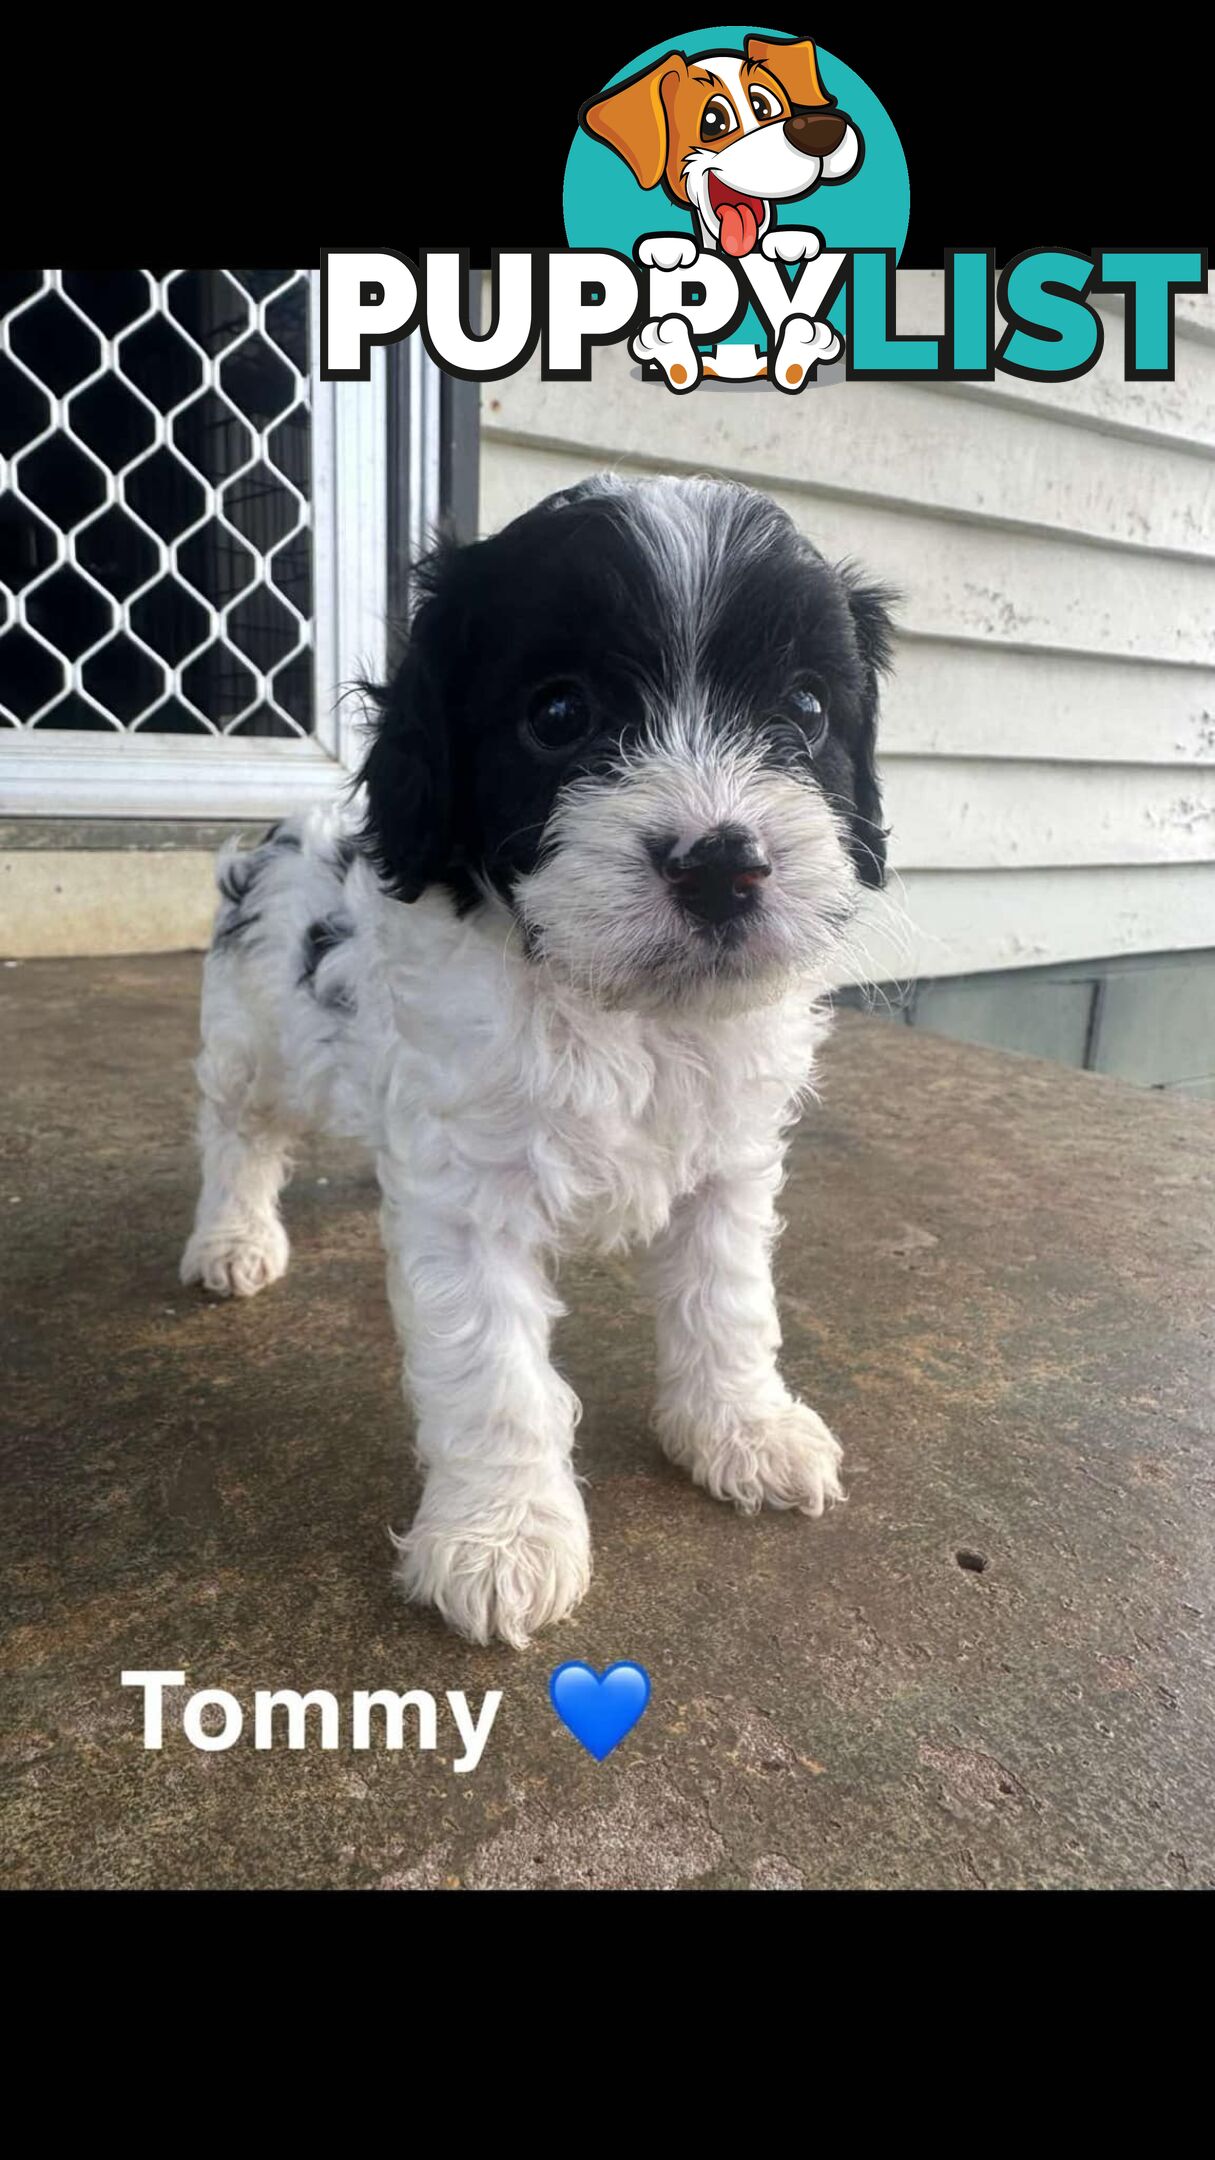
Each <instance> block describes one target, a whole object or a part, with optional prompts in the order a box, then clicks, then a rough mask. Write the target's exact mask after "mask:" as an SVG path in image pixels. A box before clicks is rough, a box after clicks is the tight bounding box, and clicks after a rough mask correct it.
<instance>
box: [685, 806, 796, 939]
mask: <svg viewBox="0 0 1215 2160" xmlns="http://www.w3.org/2000/svg"><path fill="white" fill-rule="evenodd" d="M661 868H662V874H663V876H664V878H665V879H666V881H667V883H668V885H670V886H671V887H672V889H673V891H674V893H675V897H676V899H677V900H678V901H679V904H680V906H681V907H682V908H683V910H684V912H685V914H687V915H690V916H691V917H692V920H693V921H694V922H700V923H711V924H718V923H728V922H734V921H736V920H737V918H738V917H739V916H742V915H748V914H750V913H751V912H752V911H753V910H754V909H755V908H756V907H757V906H758V904H759V891H760V887H761V886H762V884H763V882H764V880H765V878H768V877H770V876H771V874H772V865H771V863H769V862H766V861H765V860H764V855H763V850H762V849H761V847H760V845H759V842H758V840H757V839H756V838H755V835H754V833H750V832H747V831H745V830H744V829H743V827H742V826H741V825H719V826H718V827H717V828H716V830H715V831H713V832H709V833H706V834H705V835H704V838H703V839H701V840H697V841H696V842H695V843H694V845H693V846H692V847H690V848H685V849H684V850H683V852H682V853H681V852H680V851H679V849H678V846H676V847H674V848H672V849H671V850H670V851H669V852H667V853H666V854H665V855H664V857H663V860H662V864H661Z"/></svg>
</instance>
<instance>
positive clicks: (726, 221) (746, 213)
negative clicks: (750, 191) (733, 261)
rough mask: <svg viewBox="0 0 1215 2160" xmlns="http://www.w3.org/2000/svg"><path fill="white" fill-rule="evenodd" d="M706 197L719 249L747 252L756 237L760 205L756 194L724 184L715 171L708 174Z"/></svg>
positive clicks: (757, 236) (761, 215)
mask: <svg viewBox="0 0 1215 2160" xmlns="http://www.w3.org/2000/svg"><path fill="white" fill-rule="evenodd" d="M709 201H710V203H711V204H712V206H713V209H714V210H715V211H716V213H717V221H718V227H719V236H720V239H721V245H722V251H723V253H724V254H726V255H749V254H750V253H751V250H752V248H753V247H754V246H755V243H756V241H757V240H758V238H759V224H760V219H761V218H762V217H763V214H764V205H763V203H762V202H761V200H760V198H759V196H758V195H740V194H739V193H738V192H737V190H736V189H734V188H731V187H727V186H726V185H725V183H724V181H721V180H719V179H718V177H717V174H716V173H710V174H709Z"/></svg>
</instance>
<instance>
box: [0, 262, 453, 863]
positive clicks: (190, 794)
mask: <svg viewBox="0 0 1215 2160" xmlns="http://www.w3.org/2000/svg"><path fill="white" fill-rule="evenodd" d="M311 283H312V356H313V357H312V373H311V412H312V547H313V552H312V576H313V669H314V673H313V683H314V699H315V707H314V710H315V727H314V732H313V733H312V734H311V735H309V736H303V737H300V738H299V739H298V740H284V739H281V738H278V737H267V738H265V739H264V740H258V739H252V738H245V739H243V740H240V741H237V740H234V739H232V738H230V737H226V736H215V737H208V738H207V739H206V740H205V741H200V740H199V739H198V738H197V737H191V736H182V735H142V734H139V733H121V734H120V733H117V732H115V733H113V734H110V733H106V734H101V733H96V734H95V733H93V732H91V731H90V730H87V729H81V730H80V731H78V732H76V731H73V730H72V729H68V728H65V729H47V730H45V731H40V730H38V729H20V730H18V729H8V728H5V729H3V730H0V815H3V816H6V817H54V818H65V817H66V818H72V817H89V818H108V817H113V818H140V817H149V818H150V817H155V818H160V819H166V818H170V819H171V818H183V819H188V820H191V821H200V820H207V821H211V820H216V819H243V818H250V819H254V818H256V819H260V818H273V817H281V816H284V815H287V814H289V813H290V812H291V811H293V810H301V809H305V808H307V807H308V806H309V805H311V804H313V803H325V802H329V801H332V800H333V798H334V797H335V796H336V795H337V794H338V792H339V791H340V790H341V789H342V788H343V787H344V786H345V785H346V784H347V782H348V781H349V779H350V776H351V774H352V773H353V772H354V771H355V769H356V768H357V765H358V763H359V758H360V754H361V737H362V728H363V715H362V709H361V706H360V702H359V700H358V698H357V696H352V695H349V694H347V693H349V692H350V690H351V686H352V685H354V684H355V683H357V682H358V681H359V680H360V678H363V677H369V678H371V679H372V680H377V679H379V678H380V677H381V676H382V674H383V672H384V667H385V662H386V658H387V649H386V648H387V617H388V607H389V543H390V531H389V481H390V470H389V464H390V458H392V457H394V456H400V455H402V454H404V450H405V446H404V444H402V445H400V446H397V447H394V445H393V443H392V441H391V439H390V429H389V390H388V383H389V367H390V365H392V366H396V367H400V365H401V363H402V357H403V360H404V367H405V371H406V383H407V394H408V410H409V444H408V459H409V465H408V475H407V484H408V517H407V521H406V522H407V526H408V530H407V533H405V534H398V535H397V536H396V544H397V545H399V544H400V540H401V539H402V538H404V539H405V541H406V544H407V546H408V548H409V553H410V555H411V557H412V556H414V555H416V554H417V553H418V552H420V551H421V549H422V548H424V546H425V545H426V540H427V534H428V533H429V532H430V531H431V530H432V529H433V526H434V522H435V519H436V518H437V516H438V512H439V503H440V466H441V458H440V440H441V438H440V386H441V378H440V375H439V371H438V369H437V368H436V367H435V365H434V363H433V361H432V360H431V359H430V358H429V356H428V355H427V353H426V352H425V350H424V348H423V346H422V343H421V340H420V338H418V337H417V336H416V335H415V336H413V337H411V338H410V339H409V340H408V341H407V347H406V351H405V353H404V355H403V356H401V355H400V354H398V353H397V352H396V349H395V348H393V347H384V346H376V347H374V348H373V358H372V365H371V379H370V381H369V382H366V383H326V382H322V381H321V380H320V377H319V374H318V372H317V359H316V356H317V354H318V352H319V350H320V338H319V321H318V310H319V292H320V282H319V278H318V277H317V275H316V274H313V276H312V281H311ZM392 477H393V478H395V479H398V480H399V476H397V475H394V476H392Z"/></svg>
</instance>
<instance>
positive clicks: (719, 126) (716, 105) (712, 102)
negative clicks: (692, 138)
mask: <svg viewBox="0 0 1215 2160" xmlns="http://www.w3.org/2000/svg"><path fill="white" fill-rule="evenodd" d="M737 126H738V115H737V114H736V112H735V110H734V107H733V106H732V105H731V103H730V101H729V99H728V98H724V97H715V98H710V99H709V102H708V104H707V105H706V106H705V109H704V111H703V112H702V114H701V116H700V139H701V141H702V142H718V141H719V140H720V139H721V137H722V136H723V135H732V134H733V133H734V130H735V128H736V127H737Z"/></svg>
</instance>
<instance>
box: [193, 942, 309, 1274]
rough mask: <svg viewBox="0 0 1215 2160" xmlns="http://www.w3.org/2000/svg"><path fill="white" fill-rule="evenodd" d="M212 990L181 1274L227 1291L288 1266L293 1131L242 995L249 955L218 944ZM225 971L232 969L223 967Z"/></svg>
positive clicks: (206, 1007)
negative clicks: (285, 1220)
mask: <svg viewBox="0 0 1215 2160" xmlns="http://www.w3.org/2000/svg"><path fill="white" fill-rule="evenodd" d="M207 969H208V982H207V991H206V994H205V995H204V999H203V1048H202V1055H201V1056H200V1058H199V1060H198V1065H197V1067H196V1070H197V1074H198V1083H199V1087H200V1089H201V1091H202V1098H203V1099H202V1104H201V1107H200V1110H199V1118H198V1144H199V1151H200V1153H201V1156H202V1190H201V1192H200V1193H199V1196H198V1208H197V1211H196V1213H195V1217H194V1229H193V1233H192V1235H191V1237H190V1241H189V1243H188V1244H187V1246H186V1249H185V1252H184V1253H183V1255H182V1261H181V1279H182V1281H183V1282H185V1283H194V1282H197V1283H201V1284H202V1286H203V1288H204V1289H205V1290H211V1291H213V1292H214V1293H215V1295H216V1296H217V1297H253V1296H255V1295H256V1293H257V1292H258V1291H259V1290H264V1289H265V1288H266V1287H267V1285H268V1284H270V1283H272V1282H277V1281H278V1278H279V1276H280V1275H283V1274H285V1272H286V1268H287V1260H288V1257H289V1252H290V1247H289V1245H288V1242H287V1233H286V1231H285V1230H284V1228H283V1225H282V1221H281V1219H280V1216H279V1212H278V1196H279V1193H280V1191H281V1190H282V1187H283V1185H284V1183H285V1182H286V1179H287V1175H288V1171H289V1168H290V1161H289V1134H288V1132H287V1130H286V1129H285V1126H284V1124H283V1122H282V1119H281V1114H279V1113H278V1112H277V1111H276V1106H275V1099H274V1091H273V1090H272V1089H271V1088H270V1087H269V1086H268V1085H267V1072H266V1061H265V1059H264V1056H263V1055H262V1051H261V1045H260V1044H259V1042H258V1036H257V1029H256V1024H255V1022H254V1019H253V1016H252V1014H251V1013H249V1012H247V1011H246V1009H245V1007H244V1004H243V1001H242V999H241V996H240V984H239V975H240V964H239V962H238V961H236V960H233V959H229V958H228V957H227V956H225V955H220V954H212V955H211V957H210V958H209V959H208V962H207ZM221 971H222V972H221Z"/></svg>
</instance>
